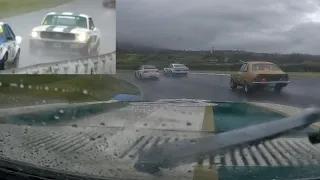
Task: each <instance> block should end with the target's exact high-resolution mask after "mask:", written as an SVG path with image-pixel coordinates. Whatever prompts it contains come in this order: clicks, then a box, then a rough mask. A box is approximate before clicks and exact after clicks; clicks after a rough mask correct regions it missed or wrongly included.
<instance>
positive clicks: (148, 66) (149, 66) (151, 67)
mask: <svg viewBox="0 0 320 180" xmlns="http://www.w3.org/2000/svg"><path fill="white" fill-rule="evenodd" d="M143 67H144V69H157V68H156V67H155V66H151V65H147V66H143Z"/></svg>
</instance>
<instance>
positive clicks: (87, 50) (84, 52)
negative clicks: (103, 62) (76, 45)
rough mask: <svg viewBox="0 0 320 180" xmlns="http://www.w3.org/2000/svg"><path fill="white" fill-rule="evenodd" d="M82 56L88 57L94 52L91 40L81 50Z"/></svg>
mask: <svg viewBox="0 0 320 180" xmlns="http://www.w3.org/2000/svg"><path fill="white" fill-rule="evenodd" d="M80 54H81V56H84V57H88V56H91V55H92V54H93V51H92V49H91V41H89V42H88V43H87V44H86V45H85V46H84V47H83V48H82V49H81V50H80Z"/></svg>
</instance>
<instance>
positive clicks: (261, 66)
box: [252, 64, 280, 71]
mask: <svg viewBox="0 0 320 180" xmlns="http://www.w3.org/2000/svg"><path fill="white" fill-rule="evenodd" d="M261 70H280V68H279V67H278V66H277V65H275V64H254V65H252V71H261Z"/></svg>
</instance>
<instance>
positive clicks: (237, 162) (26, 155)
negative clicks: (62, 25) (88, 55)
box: [0, 99, 320, 179]
mask: <svg viewBox="0 0 320 180" xmlns="http://www.w3.org/2000/svg"><path fill="white" fill-rule="evenodd" d="M300 111H301V109H298V108H293V107H288V106H282V105H276V104H268V103H248V102H243V103H235V102H211V101H206V100H192V99H163V100H159V101H157V102H119V101H107V102H92V103H78V104H72V105H68V104H55V105H47V106H41V107H23V108H20V109H17V108H16V109H6V110H2V112H1V116H2V117H1V118H0V122H2V123H3V124H1V125H0V134H1V136H0V137H2V139H1V141H0V143H2V146H0V152H2V156H4V157H7V158H10V159H13V160H18V161H23V162H27V163H30V164H34V165H37V166H41V167H46V168H51V169H58V170H64V171H69V172H77V173H81V174H88V175H98V176H106V177H118V178H128V177H130V178H132V179H150V178H155V177H154V175H150V174H145V173H141V172H137V171H136V170H135V169H134V168H133V164H134V162H135V161H136V160H137V158H138V154H139V151H141V150H144V149H148V148H150V147H152V146H155V145H158V144H162V143H166V142H174V141H179V140H183V139H188V138H196V137H201V136H207V135H209V134H212V133H221V132H225V131H229V130H232V129H235V128H241V127H245V126H248V125H252V124H257V123H262V122H265V121H273V120H277V119H280V118H283V117H284V116H289V115H293V114H294V113H299V112H300ZM292 143H293V144H295V145H296V146H295V148H290V144H292ZM275 144H278V145H275ZM279 144H280V146H279ZM281 144H283V145H281ZM306 145H307V146H306ZM278 146H279V147H281V148H282V151H288V152H291V155H288V157H287V158H288V159H289V160H293V161H298V160H297V159H299V157H297V156H296V155H294V154H295V153H296V152H298V153H299V154H301V152H304V155H307V154H315V158H314V161H312V160H310V161H306V163H305V164H304V165H310V166H312V165H314V163H315V161H316V162H317V163H320V156H319V155H320V151H319V150H318V149H317V148H315V147H313V146H312V145H310V143H308V140H307V139H306V138H296V137H295V138H293V137H282V138H278V139H275V140H272V141H270V142H268V143H267V144H260V145H253V146H251V148H250V147H242V148H239V149H235V150H232V151H228V152H225V154H222V155H221V156H220V155H219V156H216V157H215V163H216V166H217V167H215V170H216V171H218V174H219V177H221V178H223V177H224V176H225V177H230V176H234V177H238V176H240V175H243V174H246V173H247V175H248V177H247V178H249V176H252V177H253V176H255V177H256V176H257V174H253V175H252V174H250V173H249V174H248V172H252V171H251V170H250V169H248V167H249V166H255V167H258V168H260V170H259V171H258V170H257V169H253V171H254V172H255V173H257V171H258V172H260V171H261V172H262V171H263V172H270V171H266V169H263V168H271V169H272V168H273V167H274V166H283V167H285V168H287V167H289V166H290V164H287V165H285V162H284V161H285V160H283V159H281V158H279V157H277V156H271V155H270V154H275V153H274V152H275V151H277V149H278V148H279V147H278ZM257 154H258V155H259V157H260V158H258V161H255V160H253V159H256V158H257V157H258V156H257ZM278 155H279V154H278ZM250 158H251V160H252V161H250ZM277 158H278V159H277ZM241 159H242V160H241ZM243 159H247V160H246V162H247V163H244V162H242V161H243ZM275 159H276V160H275ZM270 162H271V163H270ZM205 164H208V161H207V160H206V162H205ZM194 166H195V164H184V165H181V166H179V167H177V168H174V169H170V170H164V171H163V173H162V175H161V177H157V178H158V179H192V177H193V175H194V173H195V167H194ZM228 167H233V170H232V168H231V170H232V172H231V170H230V169H229V170H228ZM236 167H237V168H238V167H240V168H241V167H243V168H244V169H243V170H240V171H239V169H237V170H235V169H234V168H236ZM226 168H227V169H226ZM261 168H262V170H261ZM299 169H300V170H299ZM271 172H272V173H274V176H277V177H279V176H280V175H283V169H281V168H280V169H278V171H275V170H271ZM298 172H300V175H301V167H299V168H297V170H291V171H288V173H290V174H291V173H298ZM239 173H240V174H239ZM304 173H306V172H305V171H304ZM258 174H259V173H258ZM283 176H285V177H288V174H285V175H283ZM291 177H298V174H297V176H291ZM299 177H301V176H299ZM305 177H310V174H308V173H306V174H305ZM200 179H201V178H200ZM249 179H250V178H249ZM259 179H263V178H259Z"/></svg>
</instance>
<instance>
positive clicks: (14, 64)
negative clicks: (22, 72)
mask: <svg viewBox="0 0 320 180" xmlns="http://www.w3.org/2000/svg"><path fill="white" fill-rule="evenodd" d="M19 61H20V49H19V50H18V52H17V54H16V57H14V60H13V62H12V66H13V68H18V67H19Z"/></svg>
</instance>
